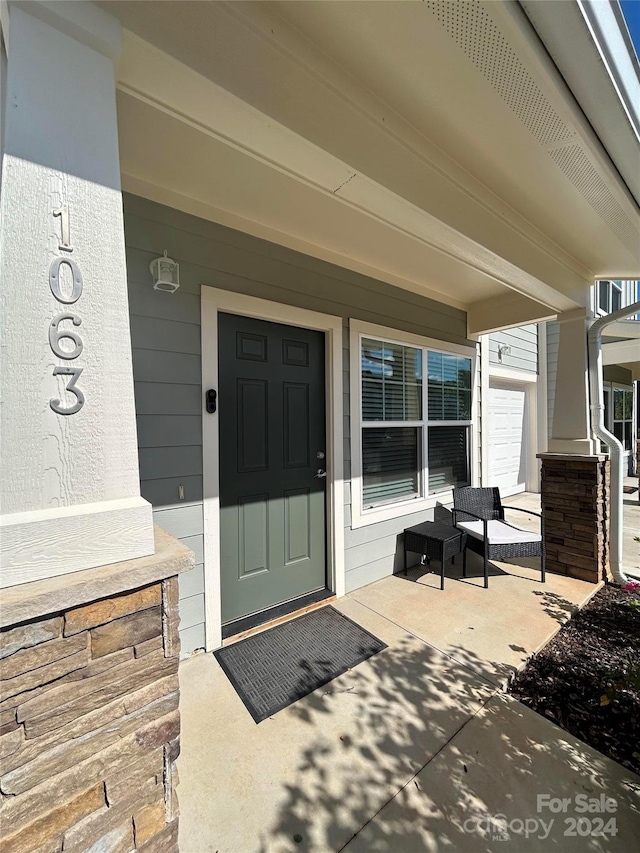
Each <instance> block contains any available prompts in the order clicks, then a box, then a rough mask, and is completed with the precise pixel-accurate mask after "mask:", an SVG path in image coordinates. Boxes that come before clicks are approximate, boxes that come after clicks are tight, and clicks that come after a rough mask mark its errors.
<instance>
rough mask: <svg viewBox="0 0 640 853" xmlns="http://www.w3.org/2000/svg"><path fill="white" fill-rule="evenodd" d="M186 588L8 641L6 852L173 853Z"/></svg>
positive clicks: (159, 585)
mask: <svg viewBox="0 0 640 853" xmlns="http://www.w3.org/2000/svg"><path fill="white" fill-rule="evenodd" d="M178 658H179V638H178V579H177V577H171V578H168V579H165V580H162V581H159V582H156V583H152V584H150V585H147V586H144V587H141V588H138V589H134V590H132V591H130V592H125V593H122V594H118V595H113V596H111V597H109V598H104V599H101V600H98V601H93V602H89V603H85V604H83V605H81V606H78V607H71V608H70V609H68V610H65V611H63V612H57V613H54V614H47V615H46V616H42V617H41V618H38V619H35V620H33V621H30V622H29V623H24V624H18V625H9V626H6V627H5V628H4V629H3V630H2V632H1V633H0V678H1V681H0V827H1V833H2V840H1V842H0V849H2V853H60V851H64V853H85V852H86V851H91V853H129V852H130V851H134V850H135V851H140V853H173V851H177V849H178V847H177V837H178V835H177V834H178V806H177V798H176V791H175V788H176V785H177V774H176V770H175V761H176V758H177V757H178V753H179V744H180V741H179V732H180V716H179V711H178V702H179V689H178Z"/></svg>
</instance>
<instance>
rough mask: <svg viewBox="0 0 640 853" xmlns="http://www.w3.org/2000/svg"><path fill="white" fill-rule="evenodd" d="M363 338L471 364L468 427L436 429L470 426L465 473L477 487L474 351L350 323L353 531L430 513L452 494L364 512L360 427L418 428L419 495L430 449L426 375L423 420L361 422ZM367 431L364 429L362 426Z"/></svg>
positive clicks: (437, 494) (445, 491)
mask: <svg viewBox="0 0 640 853" xmlns="http://www.w3.org/2000/svg"><path fill="white" fill-rule="evenodd" d="M363 338H377V339H380V340H381V341H385V342H388V343H395V344H398V345H399V346H410V347H418V348H420V349H423V350H425V349H426V350H430V351H432V352H440V353H445V354H447V355H458V356H462V357H464V358H468V359H470V360H471V419H470V421H438V422H437V425H438V426H447V425H449V426H450V425H452V424H453V425H456V426H457V425H459V424H468V425H469V467H470V473H471V485H473V486H477V485H478V484H479V476H478V469H477V464H476V460H477V459H478V397H479V394H478V375H477V369H478V358H477V347H476V346H464V345H462V344H452V343H449V342H447V341H438V340H436V339H435V338H426V337H422V336H420V335H414V334H411V333H409V332H401V331H399V330H398V329H392V328H389V327H387V326H379V325H375V324H373V323H365V322H362V321H361V320H353V319H350V320H349V368H350V373H349V380H350V421H351V425H350V426H351V428H350V435H351V527H352V529H356V528H359V527H366V526H368V525H370V524H378V523H379V522H381V521H389V520H390V519H394V518H402V517H403V516H406V515H413V514H414V513H417V512H423V511H425V510H429V509H433V508H434V507H435V506H436V504H438V503H445V504H448V503H451V502H452V501H453V490H452V489H443V490H442V491H439V492H435V493H434V494H430V495H426V496H422V497H414V498H409V499H407V500H402V501H394V502H393V503H389V504H384V505H382V506H379V507H372V508H370V509H365V508H364V507H363V501H362V429H363V423H365V424H366V425H367V426H370V427H373V426H385V425H391V426H394V427H416V426H417V427H419V428H422V433H423V434H422V477H423V483H424V485H423V489H427V488H428V476H429V472H428V447H427V440H428V439H427V432H428V425H429V423H430V421H429V419H428V417H427V415H428V409H427V384H428V383H427V381H426V376H427V374H426V372H425V371H424V370H423V377H422V406H423V412H422V413H423V419H422V420H421V421H420V422H417V421H406V422H405V421H393V422H387V421H375V422H371V421H366V422H363V420H362V374H361V367H362V359H361V347H362V339H363ZM365 428H366V426H365Z"/></svg>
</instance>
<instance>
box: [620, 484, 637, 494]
mask: <svg viewBox="0 0 640 853" xmlns="http://www.w3.org/2000/svg"><path fill="white" fill-rule="evenodd" d="M622 491H623V492H624V493H625V495H635V493H636V492H637V491H638V487H637V486H623V487H622Z"/></svg>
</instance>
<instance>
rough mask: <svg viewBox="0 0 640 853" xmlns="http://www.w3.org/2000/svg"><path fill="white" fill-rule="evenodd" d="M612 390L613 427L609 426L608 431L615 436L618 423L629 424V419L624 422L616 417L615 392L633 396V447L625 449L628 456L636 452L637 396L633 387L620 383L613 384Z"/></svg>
mask: <svg viewBox="0 0 640 853" xmlns="http://www.w3.org/2000/svg"><path fill="white" fill-rule="evenodd" d="M610 388H611V397H610V398H609V399H610V404H609V415H610V420H611V425H610V426H607V429H608V430H609V431H610V432H611V433H612V434H613V435H615V431H614V426H615V424H616V423H619V424H625V423H628V419H627V418H623V419H622V420H620V419H619V418H616V416H615V411H616V404H615V400H616V394H615V392H616V391H624V392H626V393H627V394H629V393H630V394H631V419H630V420H631V447H625V448H624V453H625V456H628V455H629V454H630V453H632V452H633V450H634V441H635V435H636V418H635V409H636V395H635V394H634V390H633V386H632V385H622V384H620V383H619V382H612V383H611V385H610ZM622 435H623V438H624V427H623V429H622ZM623 446H624V445H623Z"/></svg>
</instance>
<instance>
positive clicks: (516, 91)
mask: <svg viewBox="0 0 640 853" xmlns="http://www.w3.org/2000/svg"><path fill="white" fill-rule="evenodd" d="M424 5H425V7H426V8H427V9H429V10H430V11H431V12H432V14H433V15H434V16H435V17H436V19H437V20H438V22H439V23H440V24H441V25H442V26H443V27H444V29H445V30H447V32H448V33H449V35H450V36H451V38H452V39H453V40H454V41H455V42H456V44H457V45H458V47H459V48H460V49H461V50H463V51H464V52H465V54H466V55H467V56H468V58H469V59H470V60H471V61H472V62H473V64H474V65H475V66H476V67H477V68H478V70H479V71H480V72H481V73H482V74H483V76H484V77H485V78H486V79H487V80H488V81H489V83H490V84H491V85H492V86H493V88H494V89H495V90H496V92H497V93H498V94H499V95H500V97H501V98H502V99H503V100H504V101H505V103H506V104H507V105H508V106H509V108H510V109H511V110H512V111H513V112H514V113H515V115H517V117H518V118H519V119H520V121H521V122H522V123H523V124H524V126H525V127H526V128H527V129H528V130H529V131H530V132H531V133H532V134H533V136H534V137H535V138H536V139H537V140H538V142H539V143H540V144H541V145H542V146H544V147H545V149H546V151H547V154H549V156H550V157H551V158H552V159H553V161H554V162H555V163H556V165H557V166H558V167H559V168H560V169H561V170H562V172H563V173H564V175H565V176H566V177H567V178H568V180H569V181H571V183H572V184H573V185H574V187H575V188H576V189H577V190H578V192H580V193H581V194H582V196H583V197H584V198H585V199H586V200H587V201H588V202H589V204H590V205H591V207H592V208H593V210H594V211H595V212H596V213H597V214H598V216H600V218H601V219H602V220H603V222H604V223H605V224H606V225H608V226H609V228H611V230H612V231H613V232H614V233H615V234H616V236H617V237H618V239H619V240H620V241H621V242H622V243H623V244H624V245H625V246H626V248H627V249H629V251H630V252H631V253H632V254H636V253H637V248H638V246H637V242H638V241H637V234H636V230H635V228H634V226H633V223H632V222H631V220H630V219H629V217H628V216H627V214H626V213H625V212H624V210H623V208H622V206H621V205H620V204H619V203H618V202H617V201H616V199H615V197H614V195H613V193H612V192H611V190H610V189H609V188H608V186H607V184H606V181H605V180H604V178H603V177H602V176H601V174H600V173H599V172H598V170H597V168H596V167H595V166H594V164H593V161H592V160H591V158H590V157H589V155H588V154H587V152H586V151H585V149H584V148H583V146H582V145H580V144H579V143H576V138H577V136H576V133H575V131H574V130H573V129H572V128H570V127H569V126H568V125H567V124H566V123H565V122H564V121H563V120H562V119H561V118H560V116H559V115H558V113H557V112H556V111H555V110H554V108H553V107H552V106H551V104H550V103H549V100H548V99H547V97H546V96H545V95H544V94H543V92H542V90H541V89H540V88H539V86H538V85H537V84H536V83H535V81H534V80H533V78H532V77H531V75H530V74H529V72H528V71H527V69H526V68H525V67H524V65H523V64H522V62H521V61H520V60H519V59H518V57H517V56H516V54H515V52H514V50H513V49H512V47H511V46H510V45H509V43H508V42H507V40H506V38H505V37H504V36H503V34H502V33H501V32H500V30H499V29H498V27H497V26H496V25H495V23H494V22H493V20H492V19H491V17H490V16H489V13H488V12H487V10H486V9H485V8H484V5H482V4H481V3H480V2H478V0H469V2H464V3H461V2H459V0H427V2H425V4H424Z"/></svg>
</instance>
